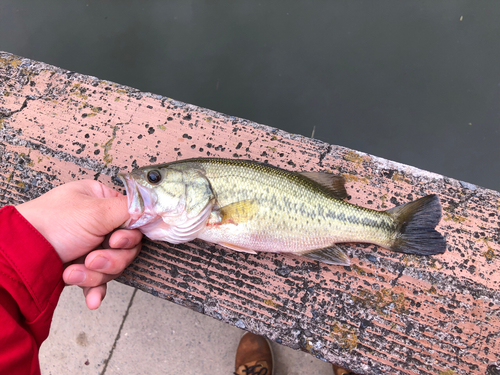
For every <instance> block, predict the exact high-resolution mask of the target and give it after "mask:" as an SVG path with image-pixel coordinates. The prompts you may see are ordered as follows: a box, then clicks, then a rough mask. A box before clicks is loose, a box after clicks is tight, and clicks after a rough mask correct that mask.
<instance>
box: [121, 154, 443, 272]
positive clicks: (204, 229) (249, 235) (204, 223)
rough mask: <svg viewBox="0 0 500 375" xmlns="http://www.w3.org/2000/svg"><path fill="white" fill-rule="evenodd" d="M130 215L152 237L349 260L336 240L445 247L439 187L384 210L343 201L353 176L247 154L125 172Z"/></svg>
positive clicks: (130, 224)
mask: <svg viewBox="0 0 500 375" xmlns="http://www.w3.org/2000/svg"><path fill="white" fill-rule="evenodd" d="M119 177H120V178H121V180H122V181H123V182H124V185H125V188H126V191H127V195H128V205H129V213H130V219H129V220H128V221H127V222H126V223H125V224H124V226H123V227H124V228H129V229H132V228H138V229H139V230H141V231H142V232H143V233H144V234H145V235H146V236H147V237H149V238H150V239H152V240H161V241H167V242H170V243H173V244H177V243H182V242H187V241H191V240H193V239H195V238H200V239H202V240H205V241H209V242H213V243H216V244H220V245H222V246H225V247H228V248H230V249H233V250H236V251H242V252H246V253H252V254H255V253H256V252H257V251H266V252H273V253H293V254H297V255H300V256H305V257H309V258H311V259H314V260H318V261H321V262H324V263H328V264H339V265H349V264H350V261H349V258H348V257H347V256H346V255H345V254H344V252H343V251H342V250H340V249H339V248H338V247H337V246H336V245H335V244H336V243H342V242H367V243H373V244H376V245H379V246H382V247H385V248H387V249H390V250H393V251H397V252H402V253H407V254H418V255H432V254H441V253H443V252H444V251H445V249H446V243H445V240H444V238H443V236H442V235H441V234H440V233H439V232H437V231H436V230H435V227H436V225H437V224H438V223H439V220H440V218H441V204H440V203H439V199H438V197H437V196H436V195H428V196H425V197H423V198H420V199H417V200H416V201H413V202H410V203H406V204H404V205H401V206H398V207H394V208H391V209H389V210H387V211H376V210H372V209H368V208H364V207H359V206H356V205H353V204H350V203H348V202H345V201H343V199H344V198H346V197H347V193H346V190H345V187H344V184H345V180H344V178H343V177H341V176H335V175H333V174H331V173H324V172H292V171H287V170H284V169H280V168H277V167H273V166H271V165H268V164H263V163H259V162H254V161H247V160H232V159H216V158H199V159H188V160H181V161H176V162H172V163H167V164H160V165H154V166H149V167H144V168H139V169H136V170H134V171H132V172H131V173H129V174H120V175H119Z"/></svg>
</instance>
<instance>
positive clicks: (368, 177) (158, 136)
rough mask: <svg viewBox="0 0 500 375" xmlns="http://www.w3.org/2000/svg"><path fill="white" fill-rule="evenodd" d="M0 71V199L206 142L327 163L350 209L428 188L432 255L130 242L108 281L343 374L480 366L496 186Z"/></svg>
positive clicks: (230, 120)
mask: <svg viewBox="0 0 500 375" xmlns="http://www.w3.org/2000/svg"><path fill="white" fill-rule="evenodd" d="M0 82H1V83H0V165H1V169H0V202H1V205H5V204H17V203H19V202H23V201H26V200H28V199H32V198H35V197H37V196H38V195H40V194H42V193H44V192H45V191H47V190H49V189H51V188H53V187H54V186H57V185H59V184H62V183H65V182H68V181H71V180H74V179H79V178H95V179H98V180H99V181H101V182H103V183H105V184H108V185H110V186H112V185H117V182H116V178H115V177H116V173H117V172H118V171H120V170H131V169H132V168H133V167H135V166H144V165H147V164H151V163H159V162H168V161H172V160H175V159H181V158H189V157H200V156H216V157H230V158H245V159H253V160H259V161H267V162H269V163H271V164H273V165H276V166H279V167H282V168H286V169H293V170H305V171H310V170H326V171H332V172H334V173H339V174H342V175H344V176H345V177H346V179H347V181H348V184H347V189H348V193H349V194H350V196H351V197H350V202H352V203H355V204H359V205H361V206H365V207H370V208H375V209H385V208H389V207H392V206H394V205H397V204H401V203H404V202H407V201H410V200H412V199H416V198H417V197H420V196H423V195H425V194H429V193H436V194H438V195H439V196H440V198H441V202H442V205H443V208H444V216H443V220H442V221H441V223H440V225H439V227H438V230H439V231H440V232H441V233H443V234H445V235H446V238H447V243H448V251H447V252H446V253H445V254H443V255H440V256H433V257H416V256H408V255H404V254H396V253H392V252H389V251H386V250H385V249H382V248H379V247H376V246H372V245H356V246H348V247H347V252H348V253H349V254H350V256H351V258H352V264H353V265H352V266H351V267H338V266H325V265H320V266H319V265H318V263H315V262H309V261H305V260H304V259H301V258H294V257H292V256H288V255H273V254H259V255H256V256H253V255H248V254H241V253H236V252H233V251H229V250H226V249H223V248H221V247H218V246H212V245H209V244H207V243H204V242H202V241H195V242H193V243H189V244H183V245H175V246H174V245H169V244H168V243H154V242H150V241H146V242H145V246H144V250H143V251H142V253H141V255H140V256H139V257H138V258H137V259H136V261H135V262H134V263H133V264H132V265H131V266H130V267H129V268H128V269H127V271H126V272H125V274H124V275H123V276H122V278H121V280H120V281H121V282H123V283H126V284H128V285H132V286H134V287H137V288H140V289H142V290H144V291H147V292H149V293H151V294H153V295H155V296H159V297H161V298H164V299H168V300H171V301H174V302H176V303H178V304H180V305H183V306H186V307H188V308H191V309H193V310H196V311H199V312H201V313H203V314H206V315H209V316H212V317H214V318H215V319H218V320H221V321H223V322H226V323H229V324H231V325H235V326H237V327H240V328H243V329H246V330H250V331H252V332H255V333H259V334H262V335H265V336H267V337H268V338H270V339H271V340H274V341H276V342H278V343H280V344H283V345H287V346H290V347H292V348H296V349H301V350H304V351H307V352H310V353H311V354H313V355H315V356H317V357H318V358H322V359H324V360H326V361H329V362H332V363H336V364H339V365H342V366H343V367H346V368H349V369H351V370H352V371H355V372H356V373H359V374H388V373H390V374H409V373H412V374H476V373H477V374H485V373H486V371H487V368H488V366H489V365H490V364H491V363H492V362H493V361H496V360H497V359H498V358H499V356H500V342H499V335H500V333H499V332H500V316H499V311H500V293H499V290H500V284H499V281H500V277H499V274H498V269H499V265H500V260H499V257H498V254H499V251H500V244H499V242H500V239H499V236H500V234H499V215H500V193H498V192H495V191H491V190H487V189H483V188H481V187H478V186H475V185H472V184H469V183H465V182H460V181H456V180H453V179H450V178H446V177H443V176H440V175H437V174H433V173H429V172H425V171H422V170H419V169H416V168H413V167H410V166H406V165H402V164H398V163H394V162H391V161H387V160H384V159H381V158H377V157H374V156H371V155H367V154H364V153H361V152H358V151H354V150H349V149H346V148H344V147H340V146H334V145H328V144H325V143H323V142H320V141H317V140H313V139H308V138H305V137H302V136H297V135H292V134H288V133H286V132H283V131H281V130H279V129H274V128H269V127H267V126H264V125H260V124H255V123H252V122H250V121H247V120H243V119H239V118H236V117H231V116H227V115H224V114H221V113H217V112H213V111H210V110H207V109H203V108H199V107H196V106H193V105H189V104H185V103H181V102H178V101H175V100H172V99H169V98H165V97H161V96H158V95H154V94H149V93H142V92H139V91H137V90H134V89H132V88H129V87H125V86H121V85H117V84H114V83H112V82H108V81H103V80H100V79H97V78H94V77H89V76H84V75H80V74H76V73H73V72H68V71H65V70H62V69H59V68H55V67H53V66H50V65H47V64H43V63H39V62H35V61H31V60H28V59H23V58H20V57H17V56H14V55H11V54H8V53H0ZM116 188H118V189H119V187H118V186H116Z"/></svg>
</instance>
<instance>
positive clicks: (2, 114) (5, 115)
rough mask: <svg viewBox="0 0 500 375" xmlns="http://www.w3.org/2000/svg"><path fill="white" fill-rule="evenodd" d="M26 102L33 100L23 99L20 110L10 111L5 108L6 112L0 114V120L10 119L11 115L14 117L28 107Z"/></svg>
mask: <svg viewBox="0 0 500 375" xmlns="http://www.w3.org/2000/svg"><path fill="white" fill-rule="evenodd" d="M28 100H34V99H32V98H30V97H26V99H24V102H23V104H22V105H21V108H19V109H16V110H14V111H11V110H10V109H9V108H6V109H7V111H8V112H7V113H5V112H0V119H5V118H9V117H12V115H15V114H16V113H19V112H21V111H22V110H23V109H25V108H26V107H27V106H28Z"/></svg>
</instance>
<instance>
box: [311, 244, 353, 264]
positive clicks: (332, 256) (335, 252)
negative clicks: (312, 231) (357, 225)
mask: <svg viewBox="0 0 500 375" xmlns="http://www.w3.org/2000/svg"><path fill="white" fill-rule="evenodd" d="M302 256H303V257H306V258H309V259H313V260H317V261H318V262H322V263H326V264H335V265H340V266H348V265H350V264H351V261H350V260H349V258H348V257H347V255H345V253H344V252H343V251H342V250H340V249H339V248H338V247H337V246H335V245H332V246H330V247H327V248H324V249H319V250H315V251H312V252H310V253H307V254H302Z"/></svg>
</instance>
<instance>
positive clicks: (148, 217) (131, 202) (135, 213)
mask: <svg viewBox="0 0 500 375" xmlns="http://www.w3.org/2000/svg"><path fill="white" fill-rule="evenodd" d="M118 178H119V179H120V181H121V182H122V183H123V186H124V187H125V191H126V193H127V205H128V212H129V214H130V218H129V219H128V220H127V221H126V222H125V223H123V224H122V225H121V228H124V229H134V228H139V227H142V226H144V225H146V224H148V223H150V222H151V221H154V220H156V219H157V215H152V214H151V209H152V208H153V206H154V201H153V195H152V194H153V193H152V192H151V191H148V190H147V189H145V188H144V187H143V186H141V185H139V184H138V183H137V182H136V181H135V180H134V179H133V178H132V177H131V176H130V174H127V173H119V174H118Z"/></svg>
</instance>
